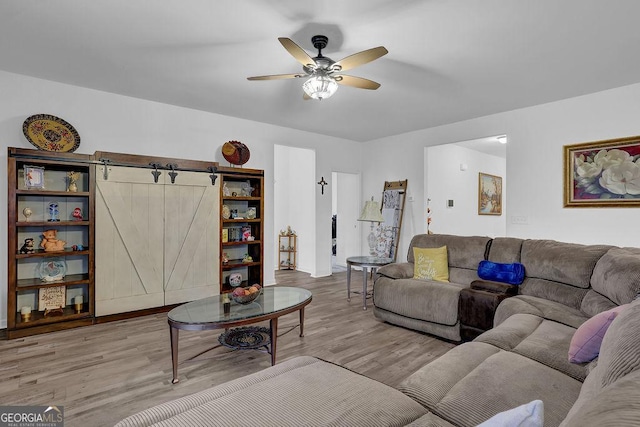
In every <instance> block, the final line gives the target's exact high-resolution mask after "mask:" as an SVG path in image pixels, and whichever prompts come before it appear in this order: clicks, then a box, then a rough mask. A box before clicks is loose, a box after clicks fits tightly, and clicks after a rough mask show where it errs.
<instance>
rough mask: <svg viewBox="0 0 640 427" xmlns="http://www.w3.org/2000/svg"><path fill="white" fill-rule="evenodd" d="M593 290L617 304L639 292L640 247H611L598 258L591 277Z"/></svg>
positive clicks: (626, 301) (628, 300) (628, 299)
mask: <svg viewBox="0 0 640 427" xmlns="http://www.w3.org/2000/svg"><path fill="white" fill-rule="evenodd" d="M591 286H592V287H593V290H594V291H596V292H598V293H600V294H602V295H604V296H605V297H607V298H608V299H610V300H611V301H613V302H615V303H616V304H618V305H622V304H627V303H630V302H631V301H633V299H634V298H635V297H636V296H637V295H638V293H639V292H640V248H611V249H609V251H608V252H607V253H606V254H604V255H603V256H602V258H600V260H599V261H598V263H597V264H596V267H595V269H594V270H593V277H592V278H591Z"/></svg>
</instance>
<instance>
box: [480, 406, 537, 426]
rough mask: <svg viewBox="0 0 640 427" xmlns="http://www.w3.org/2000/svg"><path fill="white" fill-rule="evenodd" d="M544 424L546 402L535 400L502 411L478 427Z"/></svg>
mask: <svg viewBox="0 0 640 427" xmlns="http://www.w3.org/2000/svg"><path fill="white" fill-rule="evenodd" d="M543 424H544V403H542V400H534V401H533V402H529V403H526V404H524V405H521V406H518V407H517V408H513V409H509V410H508V411H504V412H500V413H499V414H495V415H494V416H493V417H491V418H489V419H488V420H487V421H485V422H483V423H482V424H478V426H477V427H542V425H543Z"/></svg>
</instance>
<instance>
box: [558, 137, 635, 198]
mask: <svg viewBox="0 0 640 427" xmlns="http://www.w3.org/2000/svg"><path fill="white" fill-rule="evenodd" d="M564 206H565V207H572V208H573V207H638V206H640V136H634V137H630V138H619V139H610V140H606V141H597V142H588V143H584V144H574V145H565V146H564Z"/></svg>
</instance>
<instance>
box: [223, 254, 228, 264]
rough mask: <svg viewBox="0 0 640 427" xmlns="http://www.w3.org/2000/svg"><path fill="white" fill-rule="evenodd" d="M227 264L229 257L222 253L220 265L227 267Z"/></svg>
mask: <svg viewBox="0 0 640 427" xmlns="http://www.w3.org/2000/svg"><path fill="white" fill-rule="evenodd" d="M227 264H229V255H227V253H226V252H225V253H223V254H222V265H227Z"/></svg>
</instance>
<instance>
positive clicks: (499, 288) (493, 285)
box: [471, 280, 518, 295]
mask: <svg viewBox="0 0 640 427" xmlns="http://www.w3.org/2000/svg"><path fill="white" fill-rule="evenodd" d="M471 289H476V290H479V291H487V292H491V293H494V294H505V295H517V294H518V287H517V286H515V285H509V284H508V283H501V282H492V281H490V280H474V281H473V282H471Z"/></svg>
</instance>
